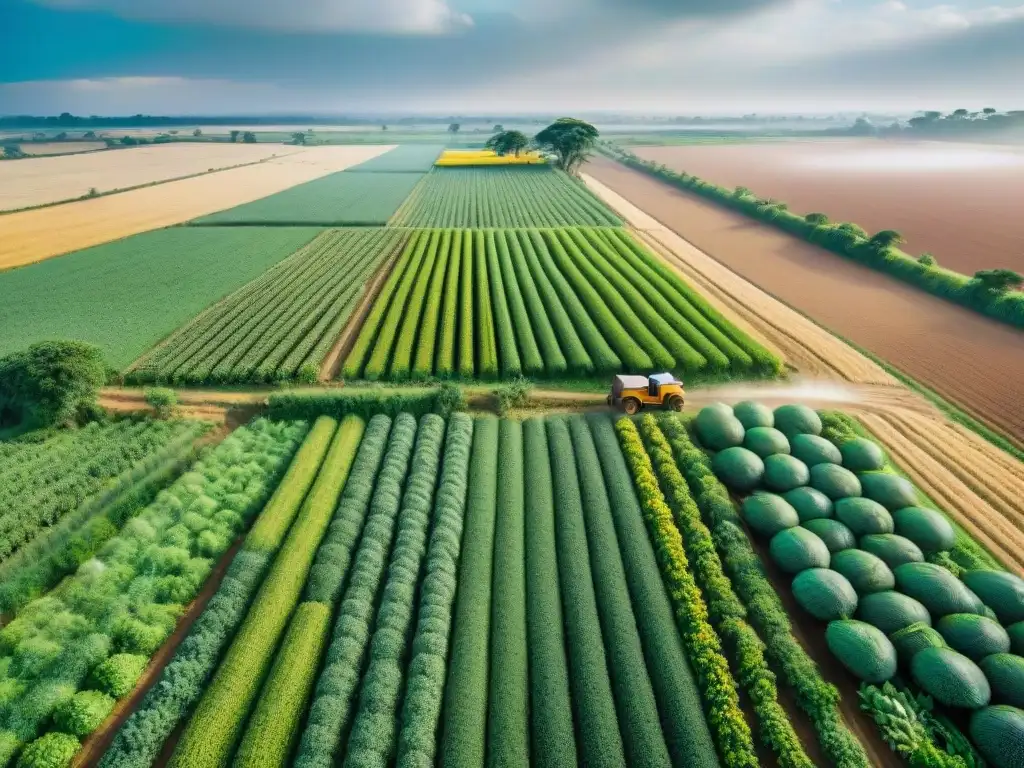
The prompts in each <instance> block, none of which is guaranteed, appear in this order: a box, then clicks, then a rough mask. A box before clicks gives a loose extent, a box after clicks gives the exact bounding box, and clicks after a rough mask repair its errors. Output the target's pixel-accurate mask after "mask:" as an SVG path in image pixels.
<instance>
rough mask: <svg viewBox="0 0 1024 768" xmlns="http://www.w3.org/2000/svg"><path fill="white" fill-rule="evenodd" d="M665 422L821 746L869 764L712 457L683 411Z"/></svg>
mask: <svg viewBox="0 0 1024 768" xmlns="http://www.w3.org/2000/svg"><path fill="white" fill-rule="evenodd" d="M661 427H662V430H663V431H664V433H665V435H666V437H667V438H668V441H669V444H670V446H671V447H672V454H673V456H674V457H675V460H676V464H677V465H678V466H679V468H680V470H681V471H682V473H683V477H684V478H685V480H686V482H687V485H688V486H689V488H690V489H691V492H692V494H693V497H694V499H695V501H696V502H697V507H698V509H699V510H700V512H701V516H702V519H703V520H704V522H705V524H706V525H707V526H708V529H709V530H710V531H711V535H712V537H713V539H714V542H715V547H716V549H717V550H718V553H719V556H720V557H721V559H722V563H723V565H724V566H725V571H726V573H727V574H728V576H729V577H730V579H731V581H732V585H733V588H734V589H735V590H736V592H737V594H738V595H739V598H740V599H741V600H742V601H743V603H744V605H746V608H747V617H748V619H749V620H750V622H751V624H752V625H753V626H754V627H755V628H756V629H757V631H758V633H759V634H760V636H761V639H762V640H763V641H764V644H765V648H766V653H767V655H768V659H769V661H770V662H771V663H772V664H773V665H774V666H775V668H776V669H778V670H779V671H780V673H781V675H782V678H783V680H785V682H786V683H787V684H788V685H789V686H790V687H791V688H792V689H793V690H794V692H795V693H796V698H797V703H798V704H799V706H800V708H801V709H803V710H804V711H805V712H806V713H807V714H808V716H809V717H810V719H811V723H812V724H813V726H814V729H815V731H816V732H817V734H818V741H819V743H820V744H821V747H822V750H823V752H824V753H825V755H826V756H827V757H828V759H829V760H830V762H831V763H832V765H835V766H837V768H869V766H870V765H871V763H870V762H869V760H868V757H867V755H866V754H865V752H864V748H863V747H862V746H861V744H860V742H859V741H858V740H857V738H856V736H854V735H853V733H851V732H850V730H849V728H847V726H846V724H845V722H844V721H843V717H842V714H841V713H840V711H839V691H838V690H836V688H835V686H833V685H832V684H830V683H828V682H826V681H825V679H824V678H823V677H822V676H821V671H820V670H819V669H818V667H817V665H816V664H815V663H814V660H813V659H811V657H810V656H809V655H808V654H807V652H806V651H805V650H804V648H803V646H802V645H800V642H799V641H798V640H797V639H796V637H795V636H794V635H793V627H792V625H791V624H790V622H789V617H788V616H787V614H786V610H785V608H784V607H783V605H782V601H781V600H780V599H779V596H778V593H777V592H776V591H775V588H774V587H773V586H772V583H771V581H770V580H769V579H768V576H767V575H766V574H765V572H764V567H763V565H762V564H761V560H760V558H759V557H758V556H757V553H756V552H755V551H754V549H753V546H752V545H751V543H750V540H749V539H748V538H747V534H746V533H745V532H744V531H743V527H742V526H743V524H742V522H741V521H740V518H739V515H738V514H737V513H736V509H735V507H734V506H733V504H732V501H731V500H730V499H729V495H728V491H726V489H725V486H724V485H722V483H721V482H720V481H719V480H718V478H717V477H716V476H715V474H714V472H713V471H712V469H711V463H710V461H709V460H708V458H707V456H706V455H705V454H704V452H703V451H701V450H700V449H699V448H698V447H697V446H696V445H694V444H693V442H692V441H691V440H690V437H689V435H688V434H687V431H686V427H685V425H684V424H683V422H682V420H681V419H679V417H678V416H674V415H673V416H667V417H665V418H664V419H662V421H661Z"/></svg>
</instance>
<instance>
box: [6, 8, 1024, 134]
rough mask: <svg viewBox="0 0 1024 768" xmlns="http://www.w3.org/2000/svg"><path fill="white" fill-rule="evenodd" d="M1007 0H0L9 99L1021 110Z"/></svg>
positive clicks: (1019, 34)
mask: <svg viewBox="0 0 1024 768" xmlns="http://www.w3.org/2000/svg"><path fill="white" fill-rule="evenodd" d="M1000 2H1001V3H1003V4H990V3H988V2H987V0H948V2H939V3H936V0H3V5H4V12H3V15H2V16H3V18H2V23H0V40H2V42H0V114H56V113H59V112H64V111H67V112H72V113H74V114H103V115H110V114H135V113H145V114H165V115H181V114H204V115H229V114H234V115H240V114H250V115H253V114H260V115H263V114H268V115H272V114H310V115H312V114H316V115H332V114H338V115H343V114H370V113H378V112H379V113H390V114H414V113H430V114H437V115H449V114H453V115H454V114H501V115H510V114H515V113H525V112H534V113H559V114H562V113H572V112H594V111H615V112H635V113H641V114H671V115H696V114H704V115H710V114H719V115H725V114H746V113H750V112H758V113H764V114H767V113H787V112H803V113H829V112H834V111H859V110H874V111H880V110H886V111H892V112H895V113H900V114H908V113H911V112H913V111H915V110H920V109H941V110H945V109H954V108H958V107H965V108H969V109H971V110H972V111H973V110H978V109H981V108H982V107H989V106H991V107H996V108H1000V109H1024V89H1022V87H1021V82H1024V0H1000ZM1017 3H1021V4H1017Z"/></svg>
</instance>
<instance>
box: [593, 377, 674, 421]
mask: <svg viewBox="0 0 1024 768" xmlns="http://www.w3.org/2000/svg"><path fill="white" fill-rule="evenodd" d="M685 395H686V392H685V391H684V390H683V382H681V381H679V379H677V378H676V377H675V376H673V375H672V374H671V373H656V374H654V375H653V376H630V375H628V374H620V375H618V376H616V377H615V378H614V379H612V393H611V394H610V395H608V405H611V406H615V407H616V408H621V409H622V410H624V411H625V412H626V413H628V414H629V415H630V416H632V415H633V414H634V413H636V412H637V411H639V410H640V409H641V408H643V407H644V406H652V405H656V406H661V407H662V408H665V409H666V410H673V411H681V410H683V403H684V397H685Z"/></svg>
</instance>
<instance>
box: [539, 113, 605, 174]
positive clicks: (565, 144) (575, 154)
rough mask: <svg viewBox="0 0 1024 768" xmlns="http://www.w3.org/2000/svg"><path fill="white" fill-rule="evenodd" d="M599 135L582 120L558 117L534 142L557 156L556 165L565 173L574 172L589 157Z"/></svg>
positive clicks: (595, 129)
mask: <svg viewBox="0 0 1024 768" xmlns="http://www.w3.org/2000/svg"><path fill="white" fill-rule="evenodd" d="M598 136H600V133H599V132H598V130H597V128H595V127H594V126H592V125H591V124H590V123H588V122H586V121H584V120H578V119H576V118H574V117H560V118H558V120H556V121H555V122H553V123H552V124H551V125H549V126H548V127H547V128H545V129H544V130H543V131H541V132H540V133H538V134H537V135H536V136H535V137H534V139H533V140H534V143H536V144H537V146H539V147H541V148H543V149H549V150H551V151H552V152H554V153H555V155H556V156H557V158H558V167H559V168H561V169H562V170H563V171H565V172H566V173H572V174H575V173H577V172H578V171H579V168H580V166H581V165H583V163H584V162H585V161H586V159H587V158H588V157H590V152H591V150H592V149H593V148H594V144H595V143H596V142H597V138H598Z"/></svg>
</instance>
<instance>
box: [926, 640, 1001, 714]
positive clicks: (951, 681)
mask: <svg viewBox="0 0 1024 768" xmlns="http://www.w3.org/2000/svg"><path fill="white" fill-rule="evenodd" d="M910 674H911V675H912V676H913V678H914V680H915V681H916V682H917V684H918V685H919V686H921V688H922V689H924V692H925V693H927V694H928V695H929V696H931V697H932V698H934V699H935V700H936V701H938V702H940V703H942V704H945V705H946V706H947V707H962V708H964V709H978V708H979V707H984V706H986V705H987V704H988V703H989V700H990V699H991V698H992V689H991V687H990V686H989V684H988V680H986V679H985V674H984V673H983V672H982V671H981V670H980V669H979V668H978V665H977V664H975V663H974V662H973V661H971V660H970V659H969V658H967V657H966V656H964V655H963V654H962V653H957V652H956V651H954V650H953V649H951V648H925V649H924V650H923V651H919V652H918V653H916V654H915V655H914V658H913V659H911V661H910Z"/></svg>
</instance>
